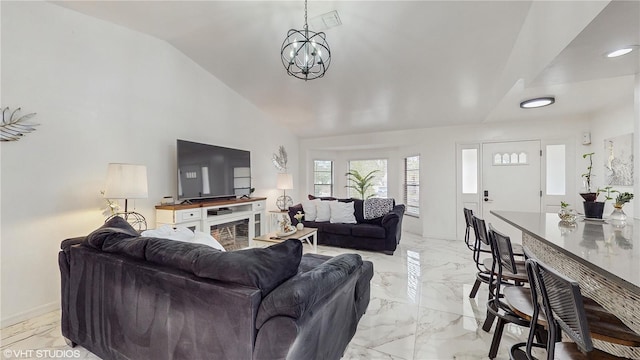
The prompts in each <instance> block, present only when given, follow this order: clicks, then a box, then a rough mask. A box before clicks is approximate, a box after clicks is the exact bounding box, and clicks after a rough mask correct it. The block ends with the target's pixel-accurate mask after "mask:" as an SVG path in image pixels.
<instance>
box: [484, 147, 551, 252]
mask: <svg viewBox="0 0 640 360" xmlns="http://www.w3.org/2000/svg"><path fill="white" fill-rule="evenodd" d="M540 159H541V156H540V141H539V140H532V141H513V142H501V143H485V144H482V183H481V184H482V186H481V192H482V193H481V194H480V195H481V196H482V201H481V204H482V205H481V206H482V216H483V218H484V219H485V221H486V222H487V224H492V225H493V226H494V227H495V228H496V230H498V231H500V232H502V233H505V234H506V235H509V236H510V237H511V240H512V241H513V242H516V243H521V242H522V234H521V232H520V231H518V230H516V229H515V228H514V227H513V226H512V225H509V224H507V223H506V222H504V221H502V220H499V219H498V218H496V217H495V216H493V215H491V213H490V211H492V210H503V211H528V212H540V204H541V189H542V188H541V186H540V178H541V172H540V162H541V161H540Z"/></svg>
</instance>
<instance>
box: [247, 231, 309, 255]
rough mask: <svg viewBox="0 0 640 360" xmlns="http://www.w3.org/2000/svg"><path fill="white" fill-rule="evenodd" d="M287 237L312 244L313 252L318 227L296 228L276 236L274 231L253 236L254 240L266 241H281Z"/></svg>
mask: <svg viewBox="0 0 640 360" xmlns="http://www.w3.org/2000/svg"><path fill="white" fill-rule="evenodd" d="M288 239H298V240H300V241H302V243H305V242H306V243H307V244H309V245H311V246H313V252H314V253H317V252H318V229H316V228H312V227H305V228H304V229H302V230H298V231H296V232H295V233H293V234H291V235H288V236H278V235H277V234H276V233H275V232H270V233H268V234H265V235H262V236H258V237H255V238H253V240H256V241H268V242H282V241H284V240H288Z"/></svg>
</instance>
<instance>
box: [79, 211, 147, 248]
mask: <svg viewBox="0 0 640 360" xmlns="http://www.w3.org/2000/svg"><path fill="white" fill-rule="evenodd" d="M138 236H140V234H138V232H137V231H136V229H134V228H133V227H132V226H131V225H130V224H129V223H128V222H127V221H126V220H125V219H123V218H121V217H119V216H114V217H112V218H111V219H109V221H107V222H105V223H104V225H102V226H101V227H99V228H97V229H96V230H94V231H93V232H91V233H90V234H89V235H87V237H86V239H85V243H86V244H87V245H89V246H90V247H92V248H94V249H99V250H102V246H103V244H104V242H105V241H109V243H111V242H114V241H118V240H121V239H129V238H132V237H138Z"/></svg>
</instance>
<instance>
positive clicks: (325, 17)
mask: <svg viewBox="0 0 640 360" xmlns="http://www.w3.org/2000/svg"><path fill="white" fill-rule="evenodd" d="M309 25H310V26H309V27H310V28H312V29H313V30H314V31H325V30H327V29H331V28H333V27H336V26H339V25H342V21H340V16H338V12H337V11H336V10H333V11H330V12H328V13H326V14H322V15H318V16H314V17H312V18H311V19H309Z"/></svg>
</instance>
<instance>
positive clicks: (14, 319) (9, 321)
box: [0, 301, 60, 328]
mask: <svg viewBox="0 0 640 360" xmlns="http://www.w3.org/2000/svg"><path fill="white" fill-rule="evenodd" d="M58 309H60V302H59V301H55V302H52V303H49V304H44V305H41V306H38V307H36V308H33V309H31V310H28V311H24V312H21V313H19V314H16V315H12V316H9V317H6V318H3V319H2V320H0V328H5V327H7V326H11V325H15V324H17V323H19V322H22V321H25V320H29V319H31V318H34V317H36V316H40V315H42V314H46V313H48V312H51V311H54V310H58Z"/></svg>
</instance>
